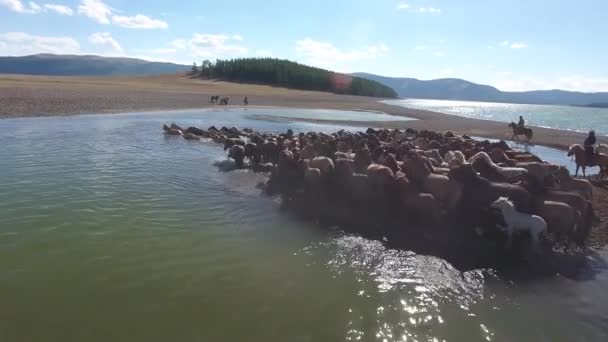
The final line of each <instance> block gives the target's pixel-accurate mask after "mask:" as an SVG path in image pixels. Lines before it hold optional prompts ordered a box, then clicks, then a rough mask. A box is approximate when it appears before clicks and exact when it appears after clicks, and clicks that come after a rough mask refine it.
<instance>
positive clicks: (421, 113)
mask: <svg viewBox="0 0 608 342" xmlns="http://www.w3.org/2000/svg"><path fill="white" fill-rule="evenodd" d="M213 94H223V95H225V96H229V97H231V98H232V99H233V101H235V102H236V99H239V100H240V99H241V98H242V97H243V96H245V94H246V96H248V97H249V99H250V105H249V106H243V105H229V106H217V105H215V104H211V103H209V102H208V99H209V97H210V96H211V95H213ZM382 100H384V99H382V98H371V97H361V96H351V95H338V94H332V93H324V92H315V91H303V90H290V89H285V88H276V87H271V86H262V85H251V84H240V83H228V82H218V81H205V80H197V79H190V78H188V77H183V76H178V75H164V76H139V77H137V76H130V77H127V76H108V77H61V76H53V77H48V76H26V75H0V118H22V117H49V116H72V115H103V114H128V113H145V112H160V111H180V110H213V109H219V110H221V109H227V110H230V109H242V108H258V109H259V108H273V109H280V108H294V109H297V108H301V109H328V110H350V111H367V112H374V113H384V114H388V115H394V116H405V117H409V118H412V119H416V120H408V121H399V120H395V121H341V120H318V119H298V120H299V121H308V122H316V123H327V124H335V125H336V124H337V125H344V124H347V125H350V126H362V127H363V126H368V127H378V128H400V129H404V128H414V129H419V130H422V129H429V130H435V131H452V132H453V133H455V134H466V135H470V136H477V137H483V138H492V139H503V140H511V139H510V138H511V133H510V132H511V130H510V129H509V128H508V127H507V124H506V123H504V122H499V121H491V120H481V119H471V118H465V117H460V116H456V115H452V114H445V113H439V112H433V111H426V110H420V109H413V108H406V107H401V106H396V105H390V104H386V103H383V102H381V101H382ZM252 102H253V103H252ZM530 127H531V128H532V129H533V130H534V138H533V139H532V143H533V144H537V145H543V146H548V147H553V148H557V149H561V150H567V149H568V147H569V146H570V145H572V144H580V143H582V141H584V139H585V138H586V136H587V134H586V133H582V132H576V131H568V130H559V129H552V128H545V127H536V126H530ZM598 141H599V142H601V143H608V137H605V136H598Z"/></svg>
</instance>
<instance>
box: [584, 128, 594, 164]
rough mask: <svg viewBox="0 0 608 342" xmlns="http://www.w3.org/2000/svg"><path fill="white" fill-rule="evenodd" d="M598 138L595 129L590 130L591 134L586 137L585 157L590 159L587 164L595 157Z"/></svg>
mask: <svg viewBox="0 0 608 342" xmlns="http://www.w3.org/2000/svg"><path fill="white" fill-rule="evenodd" d="M596 142H597V139H596V138H595V131H590V132H589V136H587V139H585V142H584V143H583V146H584V147H585V157H586V159H587V160H588V162H587V164H591V163H592V162H593V159H594V158H595V144H596Z"/></svg>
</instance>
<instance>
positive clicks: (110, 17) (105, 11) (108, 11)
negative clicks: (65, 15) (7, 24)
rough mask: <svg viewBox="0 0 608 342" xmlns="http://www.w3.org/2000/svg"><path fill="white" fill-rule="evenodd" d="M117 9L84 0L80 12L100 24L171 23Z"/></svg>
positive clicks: (140, 25) (154, 25)
mask: <svg viewBox="0 0 608 342" xmlns="http://www.w3.org/2000/svg"><path fill="white" fill-rule="evenodd" d="M0 1H1V0H0ZM115 12H116V10H115V9H113V8H112V7H110V6H109V5H108V4H106V3H105V2H103V1H102V0H82V1H81V3H80V5H79V6H78V13H79V14H82V15H84V16H87V17H89V18H91V19H93V20H95V21H96V22H98V23H100V24H110V23H114V24H116V25H118V26H121V27H125V28H132V29H166V28H167V27H169V24H167V22H165V21H163V20H158V19H153V18H150V17H148V16H146V15H143V14H136V15H134V16H127V15H117V14H115Z"/></svg>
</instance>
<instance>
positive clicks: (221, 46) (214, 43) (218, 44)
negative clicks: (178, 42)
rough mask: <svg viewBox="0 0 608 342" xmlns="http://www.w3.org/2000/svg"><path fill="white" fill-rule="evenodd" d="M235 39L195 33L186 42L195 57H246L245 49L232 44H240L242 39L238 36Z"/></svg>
mask: <svg viewBox="0 0 608 342" xmlns="http://www.w3.org/2000/svg"><path fill="white" fill-rule="evenodd" d="M236 37H238V38H235V35H233V36H228V35H225V34H206V33H195V34H194V35H193V36H192V39H190V41H189V42H188V48H189V49H190V51H191V52H192V54H193V55H194V56H197V57H206V58H214V57H235V56H242V55H246V54H247V53H248V50H247V48H245V47H243V46H241V45H239V44H236V43H233V42H232V41H237V42H240V41H242V39H243V38H242V37H241V36H238V35H236Z"/></svg>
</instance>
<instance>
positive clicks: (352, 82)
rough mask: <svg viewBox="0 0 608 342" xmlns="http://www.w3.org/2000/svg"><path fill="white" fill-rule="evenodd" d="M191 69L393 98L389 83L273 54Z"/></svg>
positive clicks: (234, 79)
mask: <svg viewBox="0 0 608 342" xmlns="http://www.w3.org/2000/svg"><path fill="white" fill-rule="evenodd" d="M192 73H193V74H196V75H199V76H200V77H203V78H213V79H221V80H226V81H231V82H243V83H258V84H268V85H274V86H281V87H286V88H295V89H304V90H318V91H330V92H334V93H339V94H351V95H362V96H374V97H386V98H396V97H397V93H396V92H395V91H394V90H393V89H392V88H390V87H387V86H385V85H383V84H380V83H378V82H376V81H370V80H366V79H363V78H360V77H354V76H350V75H344V74H338V73H334V72H331V71H327V70H324V69H320V68H315V67H310V66H307V65H302V64H299V63H295V62H291V61H288V60H280V59H276V58H239V59H231V60H220V59H218V60H217V61H216V62H215V63H212V62H210V61H208V60H205V61H203V63H202V64H201V65H200V67H199V66H197V65H196V63H195V64H194V65H193V66H192Z"/></svg>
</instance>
